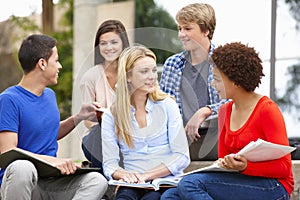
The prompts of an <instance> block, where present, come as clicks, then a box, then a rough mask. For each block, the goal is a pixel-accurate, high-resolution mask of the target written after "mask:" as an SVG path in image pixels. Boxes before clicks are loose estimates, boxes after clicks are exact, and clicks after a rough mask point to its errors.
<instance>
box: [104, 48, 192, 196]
mask: <svg viewBox="0 0 300 200" xmlns="http://www.w3.org/2000/svg"><path fill="white" fill-rule="evenodd" d="M118 67H119V69H118V82H117V88H116V100H115V101H114V103H113V104H112V106H111V108H110V109H108V110H106V111H105V113H104V115H103V118H102V147H103V171H104V174H105V176H106V177H107V178H108V179H114V180H122V181H125V182H128V183H145V182H148V181H151V180H153V179H156V178H163V177H167V176H177V175H179V174H181V173H182V172H183V170H184V169H185V168H186V167H187V166H188V165H189V163H190V157H189V148H188V143H187V137H186V134H185V131H184V127H183V123H182V118H181V115H180V111H179V108H178V106H177V104H176V102H175V100H174V99H173V98H171V97H170V96H169V95H167V94H166V93H164V92H162V91H161V90H160V89H159V86H158V81H157V77H158V75H157V66H156V57H155V55H154V53H153V52H152V51H150V50H149V49H147V48H145V47H143V46H132V47H128V48H126V49H124V51H123V52H122V54H121V55H120V59H119V64H118ZM119 152H121V155H122V156H123V158H124V161H123V162H124V163H123V164H124V167H123V166H120V164H119V162H120V155H119ZM163 192H164V190H163V189H160V190H158V191H154V190H150V189H146V188H135V187H120V188H119V189H118V191H117V193H116V199H143V200H146V199H151V200H156V199H160V195H161V194H162V193H163Z"/></svg>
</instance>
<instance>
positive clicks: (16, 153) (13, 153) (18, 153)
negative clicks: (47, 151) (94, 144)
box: [0, 148, 100, 178]
mask: <svg viewBox="0 0 300 200" xmlns="http://www.w3.org/2000/svg"><path fill="white" fill-rule="evenodd" d="M15 160H29V161H30V162H32V163H33V164H34V166H35V167H36V169H37V171H38V176H39V177H42V178H46V177H59V176H67V175H63V174H61V173H60V170H59V169H58V168H56V167H55V166H54V165H52V164H51V163H49V162H47V161H45V160H42V159H40V158H38V157H36V156H34V155H32V154H29V153H28V152H26V151H24V150H22V149H19V148H15V149H12V150H9V151H7V152H5V153H2V154H0V168H6V167H7V166H8V165H9V164H10V163H11V162H13V161H15ZM99 170H100V169H99V168H80V169H77V170H76V172H75V174H82V173H87V172H91V171H99ZM72 175H73V174H72Z"/></svg>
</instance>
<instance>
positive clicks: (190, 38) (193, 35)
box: [178, 23, 209, 51]
mask: <svg viewBox="0 0 300 200" xmlns="http://www.w3.org/2000/svg"><path fill="white" fill-rule="evenodd" d="M207 35H208V31H207V32H202V31H201V29H200V27H199V25H198V24H197V23H178V38H179V39H180V41H181V42H182V45H183V48H184V49H185V50H187V51H192V50H196V49H199V48H203V46H204V44H205V42H206V41H209V39H208V36H207Z"/></svg>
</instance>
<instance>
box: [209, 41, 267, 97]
mask: <svg viewBox="0 0 300 200" xmlns="http://www.w3.org/2000/svg"><path fill="white" fill-rule="evenodd" d="M211 59H212V62H213V66H214V67H216V68H217V69H219V70H220V71H221V72H223V73H224V74H225V75H226V76H227V77H228V78H229V79H230V80H231V81H233V82H234V83H235V84H236V85H238V86H240V87H242V88H244V89H245V90H246V91H248V92H252V91H254V90H255V88H256V87H258V86H259V84H260V83H261V78H262V77H263V76H265V75H264V73H263V67H262V61H261V59H260V58H259V56H258V53H256V51H255V50H254V48H252V47H248V46H247V45H244V44H242V43H240V42H233V43H227V44H225V45H223V46H222V45H221V46H219V47H218V48H216V49H215V50H214V51H213V54H212V56H211Z"/></svg>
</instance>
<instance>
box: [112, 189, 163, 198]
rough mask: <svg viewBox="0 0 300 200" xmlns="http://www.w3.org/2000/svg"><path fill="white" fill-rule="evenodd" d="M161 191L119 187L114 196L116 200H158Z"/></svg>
mask: <svg viewBox="0 0 300 200" xmlns="http://www.w3.org/2000/svg"><path fill="white" fill-rule="evenodd" d="M162 192H163V191H160V190H159V191H154V190H151V189H143V188H132V187H120V188H119V189H118V192H117V194H116V198H115V199H116V200H159V199H160V196H161V193H162Z"/></svg>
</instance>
